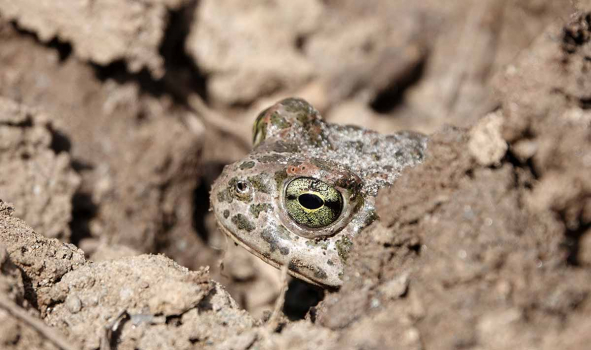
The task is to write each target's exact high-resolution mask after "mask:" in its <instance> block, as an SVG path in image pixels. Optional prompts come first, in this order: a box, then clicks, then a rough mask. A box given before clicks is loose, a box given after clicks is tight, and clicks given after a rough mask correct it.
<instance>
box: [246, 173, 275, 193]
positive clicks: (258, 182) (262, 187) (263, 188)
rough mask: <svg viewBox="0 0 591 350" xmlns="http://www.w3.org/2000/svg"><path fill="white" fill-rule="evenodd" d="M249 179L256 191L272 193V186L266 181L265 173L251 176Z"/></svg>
mask: <svg viewBox="0 0 591 350" xmlns="http://www.w3.org/2000/svg"><path fill="white" fill-rule="evenodd" d="M248 181H249V182H250V184H251V185H252V187H253V188H254V189H255V190H256V191H259V192H263V193H266V194H271V191H272V189H271V186H269V185H268V184H267V183H266V182H265V181H264V179H263V175H256V176H250V177H249V178H248Z"/></svg>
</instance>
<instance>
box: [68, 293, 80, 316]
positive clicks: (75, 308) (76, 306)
mask: <svg viewBox="0 0 591 350" xmlns="http://www.w3.org/2000/svg"><path fill="white" fill-rule="evenodd" d="M66 309H68V311H70V312H71V313H73V314H76V313H78V312H80V310H82V301H80V298H78V297H77V296H69V297H68V298H66Z"/></svg>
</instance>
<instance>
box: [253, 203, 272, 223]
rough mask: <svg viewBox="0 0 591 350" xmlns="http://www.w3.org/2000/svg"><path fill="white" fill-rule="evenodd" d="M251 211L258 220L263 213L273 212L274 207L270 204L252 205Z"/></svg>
mask: <svg viewBox="0 0 591 350" xmlns="http://www.w3.org/2000/svg"><path fill="white" fill-rule="evenodd" d="M249 210H250V213H251V214H252V216H254V217H255V218H257V219H258V218H259V215H260V214H261V213H262V212H270V211H273V206H272V205H271V204H269V203H260V204H251V205H250V208H249Z"/></svg>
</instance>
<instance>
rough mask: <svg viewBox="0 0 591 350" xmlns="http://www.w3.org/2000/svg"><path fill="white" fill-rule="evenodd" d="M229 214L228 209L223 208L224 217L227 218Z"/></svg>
mask: <svg viewBox="0 0 591 350" xmlns="http://www.w3.org/2000/svg"><path fill="white" fill-rule="evenodd" d="M229 216H230V211H229V210H228V209H226V210H224V219H227V218H228V217H229Z"/></svg>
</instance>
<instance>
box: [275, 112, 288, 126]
mask: <svg viewBox="0 0 591 350" xmlns="http://www.w3.org/2000/svg"><path fill="white" fill-rule="evenodd" d="M271 124H272V125H273V126H274V127H276V128H278V129H286V128H289V127H290V126H291V124H289V123H288V122H287V120H285V118H283V116H282V115H281V114H279V113H278V112H274V113H273V114H271Z"/></svg>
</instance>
